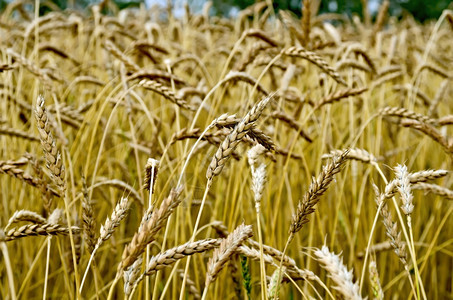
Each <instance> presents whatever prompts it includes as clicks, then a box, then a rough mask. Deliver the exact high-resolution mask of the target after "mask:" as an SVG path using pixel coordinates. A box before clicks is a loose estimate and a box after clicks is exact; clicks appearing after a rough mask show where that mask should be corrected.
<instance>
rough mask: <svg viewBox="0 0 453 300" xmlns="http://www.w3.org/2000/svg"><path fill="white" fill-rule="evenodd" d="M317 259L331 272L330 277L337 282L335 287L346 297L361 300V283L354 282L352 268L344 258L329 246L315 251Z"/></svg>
mask: <svg viewBox="0 0 453 300" xmlns="http://www.w3.org/2000/svg"><path fill="white" fill-rule="evenodd" d="M315 256H316V259H317V260H318V261H319V262H320V263H321V266H322V267H323V268H324V269H326V271H327V272H328V273H329V277H330V278H331V279H332V281H333V282H334V283H335V284H336V286H334V287H333V288H334V289H336V290H337V291H339V292H340V293H341V294H342V295H343V296H344V297H345V299H351V300H359V299H362V296H360V293H359V285H358V284H357V282H353V275H352V270H350V271H348V269H347V268H346V267H345V266H344V265H343V258H342V257H341V256H340V255H336V254H335V253H332V252H330V251H329V248H328V247H327V246H325V245H324V246H322V248H321V249H316V251H315Z"/></svg>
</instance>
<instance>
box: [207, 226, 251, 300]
mask: <svg viewBox="0 0 453 300" xmlns="http://www.w3.org/2000/svg"><path fill="white" fill-rule="evenodd" d="M252 235H253V233H252V226H250V225H244V224H242V225H239V226H238V227H237V228H236V229H235V230H234V231H233V232H232V233H230V234H229V235H228V236H227V237H226V239H224V240H223V241H222V242H221V243H220V246H219V248H217V249H216V250H214V254H213V255H212V257H211V259H210V260H209V262H208V269H207V274H206V282H205V289H204V292H203V297H202V299H206V295H207V291H208V288H209V285H210V284H211V283H212V282H214V281H215V280H216V278H217V276H218V275H219V273H220V271H221V270H222V269H223V267H224V266H225V264H226V263H227V262H228V260H229V259H230V257H231V256H232V255H233V254H234V253H235V252H236V250H237V249H238V248H239V246H240V245H241V244H242V243H243V242H244V241H245V240H246V239H248V238H249V237H251V236H252Z"/></svg>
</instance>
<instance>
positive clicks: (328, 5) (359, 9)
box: [0, 0, 453, 22]
mask: <svg viewBox="0 0 453 300" xmlns="http://www.w3.org/2000/svg"><path fill="white" fill-rule="evenodd" d="M11 1H12V0H0V10H3V9H4V8H5V7H6V5H7V4H8V3H10V2H11ZM108 1H109V2H112V3H114V4H115V5H116V6H117V7H118V8H119V9H123V8H133V7H137V8H138V7H140V6H145V7H146V8H153V7H156V6H160V7H167V6H168V5H171V6H172V9H173V13H174V16H176V17H180V16H182V15H183V14H184V4H185V3H188V4H189V7H190V9H191V11H192V13H199V12H201V10H202V8H203V6H204V4H205V3H206V2H207V1H205V0H174V1H168V0H108ZM382 1H383V0H369V1H368V0H320V1H318V2H319V13H320V14H322V13H339V14H345V15H348V16H352V15H358V16H360V17H362V15H363V9H364V7H366V9H367V10H368V11H369V12H370V15H371V16H376V14H377V11H378V9H379V6H380V5H381V3H382ZM22 2H30V9H32V7H33V5H32V4H33V3H34V2H35V1H34V0H29V1H27V0H22ZM255 2H257V1H255V0H213V1H212V7H211V9H210V11H209V13H210V14H211V15H217V16H225V17H235V16H236V15H237V14H238V12H239V11H240V10H241V9H243V8H245V7H247V6H249V5H252V4H254V3H255ZM269 2H270V1H269ZM96 3H99V1H93V0H44V1H40V5H41V9H40V13H41V14H44V13H46V12H47V11H50V10H52V9H55V8H59V9H62V10H64V9H67V8H76V9H81V10H84V9H87V8H88V7H89V6H90V5H92V4H96ZM272 3H273V6H274V9H275V10H276V11H278V10H280V9H283V10H290V11H292V12H293V13H294V14H295V15H297V16H300V15H301V6H302V2H301V1H300V0H276V1H272ZM448 7H450V8H453V2H452V1H450V0H431V1H426V0H391V1H390V7H389V13H390V14H391V15H393V16H397V17H403V16H404V15H405V14H408V13H409V14H411V15H413V16H414V18H415V19H416V20H418V21H420V22H424V21H426V20H429V19H437V18H438V17H439V16H440V15H441V13H442V10H444V9H446V8H448ZM104 13H109V11H105V12H104Z"/></svg>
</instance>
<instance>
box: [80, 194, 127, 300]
mask: <svg viewBox="0 0 453 300" xmlns="http://www.w3.org/2000/svg"><path fill="white" fill-rule="evenodd" d="M128 209H129V200H128V198H126V197H124V198H121V201H120V202H118V204H117V205H116V206H115V209H114V210H113V212H112V215H111V216H110V218H109V217H107V220H106V221H105V223H104V225H102V226H101V230H100V233H99V238H98V241H97V242H96V245H95V246H94V249H93V252H91V256H90V260H89V261H88V265H87V268H86V270H85V274H84V275H83V279H82V282H81V284H80V293H82V290H83V284H84V283H85V279H86V276H87V274H88V270H89V269H90V265H91V262H92V261H93V258H94V255H95V254H96V251H97V250H98V249H99V247H100V246H101V245H102V243H103V242H105V241H106V240H108V239H109V238H110V237H111V236H112V234H113V232H114V231H115V229H116V228H117V227H118V226H119V225H120V223H121V221H122V220H123V219H124V218H125V217H126V215H127V211H128Z"/></svg>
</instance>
